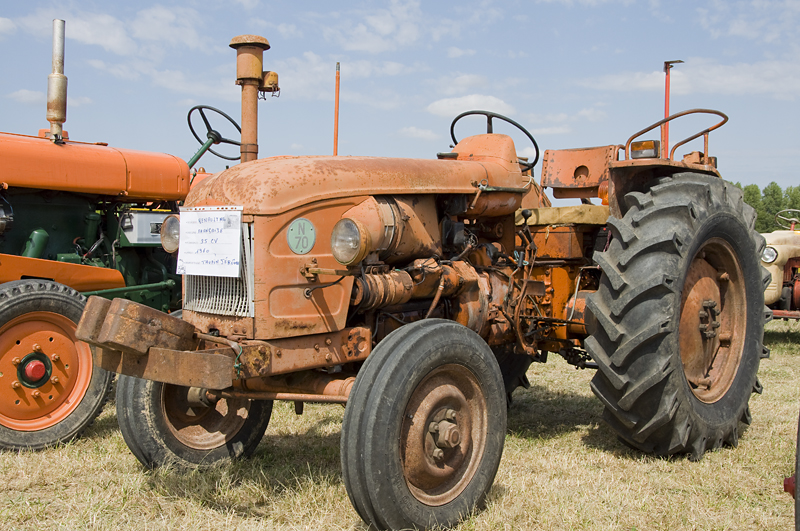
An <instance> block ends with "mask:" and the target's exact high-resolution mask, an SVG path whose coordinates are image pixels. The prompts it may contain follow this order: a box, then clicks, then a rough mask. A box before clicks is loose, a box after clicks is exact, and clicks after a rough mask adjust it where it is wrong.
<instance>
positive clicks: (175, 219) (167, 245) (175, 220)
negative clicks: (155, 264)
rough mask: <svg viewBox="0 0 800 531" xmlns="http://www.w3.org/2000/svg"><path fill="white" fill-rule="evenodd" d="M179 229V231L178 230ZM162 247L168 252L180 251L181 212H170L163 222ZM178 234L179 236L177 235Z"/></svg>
mask: <svg viewBox="0 0 800 531" xmlns="http://www.w3.org/2000/svg"><path fill="white" fill-rule="evenodd" d="M175 229H177V232H176V230H175ZM160 232H161V247H162V249H164V250H165V251H166V252H168V253H170V254H173V253H175V252H177V251H178V248H179V247H180V243H181V217H180V215H179V214H170V215H169V216H167V217H165V218H164V221H162V222H161V231H160ZM176 234H177V237H176Z"/></svg>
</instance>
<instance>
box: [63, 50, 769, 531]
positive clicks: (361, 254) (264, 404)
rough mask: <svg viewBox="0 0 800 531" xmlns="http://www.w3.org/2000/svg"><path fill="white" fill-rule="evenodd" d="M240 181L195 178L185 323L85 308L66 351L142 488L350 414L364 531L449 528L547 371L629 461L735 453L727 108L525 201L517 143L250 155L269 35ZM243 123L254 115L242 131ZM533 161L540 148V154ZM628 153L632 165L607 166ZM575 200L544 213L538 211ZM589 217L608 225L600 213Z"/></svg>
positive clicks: (741, 417) (750, 260) (748, 303)
mask: <svg viewBox="0 0 800 531" xmlns="http://www.w3.org/2000/svg"><path fill="white" fill-rule="evenodd" d="M231 46H232V47H233V48H235V49H236V50H237V77H238V83H239V84H241V85H242V90H243V92H242V98H243V111H242V114H243V118H242V123H243V127H242V148H241V153H242V161H243V163H242V164H239V165H237V166H234V167H232V168H230V169H228V170H225V171H223V172H221V173H218V174H215V175H213V176H210V177H207V178H206V179H205V180H204V181H203V182H202V183H200V184H199V185H197V186H195V187H194V188H193V189H192V190H191V192H190V193H189V195H188V196H187V198H186V202H185V206H184V207H183V208H182V209H181V213H180V216H171V217H168V218H167V219H166V220H165V222H164V224H163V226H162V241H163V244H164V247H165V249H167V250H169V251H177V259H178V271H180V272H183V273H184V274H185V275H184V277H183V278H184V280H183V288H184V294H183V314H182V318H181V319H177V318H174V317H171V316H169V315H167V314H164V313H161V312H158V311H156V310H153V309H151V308H147V307H144V306H142V305H140V304H136V303H135V302H132V301H127V300H121V299H115V300H113V301H108V300H106V299H101V298H97V297H91V298H89V301H88V303H87V307H86V310H85V312H84V314H83V317H82V318H81V322H80V324H79V327H78V337H79V338H81V339H83V340H85V341H87V342H89V343H91V344H94V345H96V346H97V347H98V349H97V350H96V353H95V362H96V363H97V364H98V365H100V366H102V367H103V368H105V369H108V370H111V371H114V372H117V373H120V375H121V376H120V377H119V383H118V388H117V415H118V419H119V423H120V428H121V430H122V434H123V436H124V438H125V440H126V442H127V444H128V446H129V447H130V449H131V451H132V452H133V453H134V455H135V456H136V457H137V458H138V459H139V460H140V461H141V462H142V463H143V464H144V465H145V466H147V467H156V466H161V465H177V466H184V467H187V466H188V467H192V466H197V465H205V464H211V463H214V462H216V461H219V460H221V459H226V458H230V457H238V456H246V455H249V454H251V453H252V452H253V451H254V450H255V448H256V446H257V445H258V443H259V441H260V440H261V438H262V435H263V434H264V431H265V429H266V428H267V424H268V422H269V420H270V415H271V411H272V402H273V401H274V400H288V401H293V402H294V403H295V408H296V411H297V412H302V409H303V404H304V403H305V402H327V403H341V404H346V409H345V413H344V422H343V425H342V435H341V461H342V473H343V477H344V483H345V486H346V489H347V492H348V495H349V497H350V500H351V501H352V503H353V505H354V507H355V509H356V511H357V512H358V514H359V515H360V516H361V517H362V518H363V519H364V521H365V522H368V523H370V524H372V525H374V526H375V527H377V528H379V529H387V528H390V529H405V528H409V527H421V528H425V527H429V526H434V525H442V526H450V525H453V524H455V523H456V522H458V521H459V520H460V519H461V518H463V517H464V516H465V515H467V514H469V513H470V512H471V511H473V510H474V509H475V508H476V507H478V506H480V505H481V503H482V502H483V500H484V499H485V496H486V494H487V492H488V490H489V488H490V487H491V485H492V482H493V480H494V476H495V473H496V471H497V469H498V465H499V462H500V457H501V454H502V451H503V442H504V438H505V430H506V408H507V395H508V393H510V392H511V391H513V390H514V388H515V387H516V386H518V385H519V384H521V383H525V382H526V380H525V372H526V369H527V368H528V366H529V365H530V363H531V362H532V361H538V362H544V361H545V360H546V359H547V357H548V355H549V354H551V353H552V354H558V355H560V356H563V357H564V358H565V359H566V360H567V361H568V362H570V363H572V364H574V365H576V366H578V367H595V368H597V372H596V375H595V377H594V379H593V381H592V389H593V391H594V393H595V394H596V395H597V396H598V398H600V400H601V401H602V402H603V404H604V406H605V419H606V420H607V421H608V423H609V424H610V425H611V427H613V429H614V430H616V432H617V433H618V434H619V437H620V438H621V439H622V440H623V441H624V442H625V443H626V444H628V445H631V446H633V447H635V448H638V449H641V450H642V451H645V452H651V453H655V454H657V455H668V454H675V453H688V454H690V455H691V456H692V457H693V458H700V457H701V456H702V455H703V453H704V452H705V451H707V450H710V449H714V448H718V447H720V446H723V445H736V444H737V441H738V438H739V435H740V433H741V432H740V429H741V425H740V423H741V422H743V423H745V424H746V423H749V421H750V412H749V408H748V402H749V398H750V394H751V393H752V392H753V391H754V390H755V391H758V390H760V385H759V383H758V380H757V377H756V372H757V370H758V366H759V361H760V359H761V358H762V357H764V356H766V354H767V353H768V351H767V350H766V349H765V348H764V346H763V343H762V339H763V328H764V322H765V318H766V316H767V315H768V311H767V310H766V309H765V306H764V296H763V292H764V285H765V284H764V282H765V280H766V279H767V276H766V275H765V273H764V272H763V271H762V269H761V267H760V264H759V261H758V256H760V253H761V251H762V249H763V245H764V241H763V238H762V237H761V236H760V235H758V234H757V233H756V232H755V231H754V230H753V222H754V218H755V215H754V212H753V210H752V209H751V208H750V207H749V206H747V205H745V204H744V203H743V201H742V194H741V191H740V190H739V189H737V188H736V187H735V186H733V185H731V184H729V183H727V182H726V181H724V180H723V179H721V178H720V176H719V173H718V171H717V169H716V159H715V158H712V157H709V155H708V135H709V132H710V131H711V130H712V129H715V128H716V127H719V126H720V125H722V123H724V121H725V119H726V118H725V117H724V115H722V113H719V112H717V111H707V110H695V111H687V112H684V113H678V114H676V115H673V116H670V117H668V118H666V119H664V120H662V121H660V122H657V123H656V124H654V125H653V126H651V127H649V128H647V129H645V130H643V131H641V132H640V133H637V134H636V135H634V136H633V137H631V138H630V139H629V140H628V142H627V143H626V145H625V146H619V145H609V146H602V147H595V148H588V149H576V150H559V151H546V152H545V153H544V156H543V157H542V158H543V168H542V176H541V184H537V183H536V182H534V177H533V168H534V166H535V165H536V163H537V161H538V158H539V157H538V155H537V156H536V157H535V158H534V159H533V160H532V161H524V160H520V158H519V157H518V156H517V152H516V148H515V146H514V143H513V141H512V140H511V138H510V137H508V136H505V135H502V134H494V133H493V124H494V121H495V120H497V119H500V120H505V121H507V122H510V123H511V124H512V125H514V126H516V127H518V128H519V129H520V130H521V131H522V132H523V133H525V135H526V136H527V137H528V138H529V139H530V141H531V142H532V143H533V144H534V146H536V143H535V141H534V140H533V137H531V135H530V134H529V133H528V132H527V131H526V130H525V129H524V128H523V127H522V126H520V125H518V124H516V123H515V122H513V121H511V120H509V119H507V118H504V117H502V116H499V115H497V114H494V113H490V112H483V111H474V112H471V113H465V115H467V114H479V115H483V116H484V117H485V118H486V120H487V125H488V130H487V133H486V134H479V135H475V136H469V137H466V138H464V139H462V140H461V141H458V140H457V139H456V136H455V129H454V128H455V125H456V122H458V121H459V119H460V118H462V117H463V116H465V115H461V116H459V117H458V118H456V120H455V121H454V122H453V125H452V126H451V135H452V137H453V143H454V144H455V147H454V148H453V149H452V151H450V152H447V153H439V154H438V157H437V159H438V160H417V159H414V160H411V159H393V158H371V157H272V158H267V159H262V160H256V157H255V155H254V152H256V150H257V146H256V145H255V144H256V142H255V138H256V137H255V134H256V133H255V123H254V121H255V120H254V118H255V116H254V115H255V112H257V111H256V110H255V109H256V107H255V103H256V97H257V93H258V91H259V88H260V85H262V84H263V78H264V76H263V72H262V59H263V51H264V50H265V49H267V48H268V47H269V45H268V43H267V41H266V39H263V38H260V37H255V36H252V35H245V36H241V37H237V38H234V39H233V41H232V42H231ZM698 112H699V113H710V114H714V115H719V116H721V117H723V121H722V122H720V123H718V124H717V125H715V126H713V127H711V128H709V129H706V130H705V131H702V132H701V133H698V134H697V135H694V136H693V137H691V138H689V139H687V141H688V140H691V139H694V138H697V137H700V136H703V137H704V138H705V141H706V147H705V150H704V151H703V152H702V153H701V152H694V153H691V154H689V155H687V156H686V157H684V158H683V160H680V161H679V160H674V158H673V157H674V153H675V149H677V147H679V146H680V145H682V144H684V143H685V142H686V141H684V142H680V143H678V145H676V146H675V147H674V148H673V149H672V152H671V153H670V154H669V156H668V157H667V156H663V155H662V154H661V149H660V148H661V146H660V145H659V142H657V141H642V142H634V140H635V139H636V138H637V137H638V136H640V135H641V134H644V133H646V132H648V131H650V130H652V129H654V128H655V127H657V126H659V125H661V124H663V123H667V122H668V121H669V120H672V119H674V118H676V117H678V116H682V115H684V114H689V113H698ZM248 118H249V119H248ZM536 149H537V150H538V146H536ZM623 154H624V156H622V155H623ZM543 188H550V189H551V190H552V193H553V195H554V196H555V197H557V198H563V197H567V198H570V197H571V198H580V199H583V200H584V203H587V204H581V205H576V206H566V207H551V206H549V201H548V200H547V199H546V197H545V196H544V195H543ZM591 198H601V200H602V203H603V204H602V205H601V204H591Z"/></svg>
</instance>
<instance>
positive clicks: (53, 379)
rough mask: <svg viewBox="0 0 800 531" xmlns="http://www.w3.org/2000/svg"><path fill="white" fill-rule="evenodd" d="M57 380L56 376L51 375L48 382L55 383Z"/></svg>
mask: <svg viewBox="0 0 800 531" xmlns="http://www.w3.org/2000/svg"><path fill="white" fill-rule="evenodd" d="M58 382H59V379H58V376H53V377H52V378H50V383H53V384H57V383H58Z"/></svg>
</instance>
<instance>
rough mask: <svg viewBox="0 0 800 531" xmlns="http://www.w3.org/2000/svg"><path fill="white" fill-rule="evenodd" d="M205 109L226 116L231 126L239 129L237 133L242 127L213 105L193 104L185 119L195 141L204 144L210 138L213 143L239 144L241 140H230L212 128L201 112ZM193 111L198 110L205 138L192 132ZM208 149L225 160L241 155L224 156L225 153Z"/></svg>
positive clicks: (236, 158) (204, 114)
mask: <svg viewBox="0 0 800 531" xmlns="http://www.w3.org/2000/svg"><path fill="white" fill-rule="evenodd" d="M205 109H208V110H209V111H213V112H215V113H217V114H221V115H222V116H223V117H225V118H227V119H228V121H229V122H230V123H232V124H233V126H234V127H235V128H236V130H237V131H239V133H241V132H242V128H241V127H239V124H237V123H236V121H235V120H234V119H233V118H231V117H230V116H228V115H227V114H225V113H224V112H222V111H220V110H219V109H216V108H214V107H209V106H208V105H195V106H194V107H192V108H191V109H189V114H188V115H187V116H186V119H187V120H188V121H189V130H190V131H191V132H192V134H193V135H194V137H195V138H196V139H197V141H198V142H200V143H201V144H205V143H206V142H207V141H208V140H211V141H212V143H214V144H233V145H234V146H241V145H242V143H241V142H238V141H236V140H231V139H230V138H225V137H224V136H222V135H221V134H219V133H218V132H217V131H216V130H215V129H212V127H211V124H210V123H209V122H208V118H206V113H204V112H203V111H204V110H205ZM194 111H198V112H199V113H200V118H202V119H203V124H205V126H206V140H200V137H199V136H197V133H195V132H194V127H193V126H192V113H193V112H194ZM208 150H209V151H210V152H211V153H213V154H214V155H216V156H218V157H219V158H221V159H225V160H239V159H240V158H241V155H240V156H238V157H226V156H225V155H220V154H219V153H217V152H216V151H214V150H213V149H211V148H209V149H208Z"/></svg>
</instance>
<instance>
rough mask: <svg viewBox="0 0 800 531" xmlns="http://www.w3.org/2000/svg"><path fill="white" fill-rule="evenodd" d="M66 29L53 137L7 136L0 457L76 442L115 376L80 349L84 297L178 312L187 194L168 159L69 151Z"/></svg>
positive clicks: (54, 83)
mask: <svg viewBox="0 0 800 531" xmlns="http://www.w3.org/2000/svg"><path fill="white" fill-rule="evenodd" d="M64 29H65V24H64V21H61V20H57V21H54V39H53V42H54V45H53V73H52V74H51V75H50V76H49V77H48V107H47V118H48V120H49V121H50V123H51V126H50V129H49V130H45V129H43V130H41V131H40V132H39V136H25V135H18V134H11V133H0V160H2V161H3V164H2V167H0V187H1V189H0V448H11V449H19V448H35V449H36V448H42V447H44V446H48V445H52V444H55V443H58V442H62V441H66V440H69V439H71V438H73V437H74V436H76V435H77V434H79V433H80V432H81V431H82V430H83V429H84V428H85V427H86V426H88V425H89V424H90V423H91V422H92V420H94V418H95V417H96V416H97V414H98V413H99V412H100V410H101V408H102V406H103V404H104V403H105V401H106V397H107V396H108V393H109V390H110V386H111V381H112V377H113V374H112V373H109V372H107V371H104V370H102V369H101V368H99V367H98V366H97V365H96V364H95V363H94V362H93V360H92V351H91V349H90V347H89V345H86V344H85V343H83V342H80V341H78V340H77V339H76V337H75V328H76V327H77V323H78V321H79V319H80V316H81V314H82V312H83V307H84V304H85V297H84V295H90V294H97V295H101V296H104V297H109V298H112V297H125V298H127V299H130V300H133V301H137V302H139V303H143V304H146V305H148V306H152V307H153V308H157V309H158V310H161V311H168V310H174V309H177V308H180V303H181V300H180V295H181V291H180V290H181V280H180V276H178V275H176V274H175V260H174V258H173V257H172V256H171V255H169V254H168V253H166V252H164V250H163V249H162V248H161V241H160V235H159V234H160V233H159V231H160V227H161V222H162V221H163V219H164V218H165V217H166V216H168V215H169V214H170V213H172V212H177V203H176V201H178V200H182V199H183V198H184V197H185V196H186V194H187V193H188V191H189V179H190V175H189V167H188V166H187V165H186V163H185V162H184V161H182V160H180V159H178V158H176V157H173V156H171V155H164V154H159V153H145V152H139V151H131V150H125V149H115V148H111V147H108V146H107V145H106V144H104V143H94V144H88V143H83V142H75V141H72V140H69V139H68V136H67V134H66V132H64V131H63V130H62V124H63V123H64V121H65V120H66V100H67V97H66V83H67V81H66V77H65V76H64Z"/></svg>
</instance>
